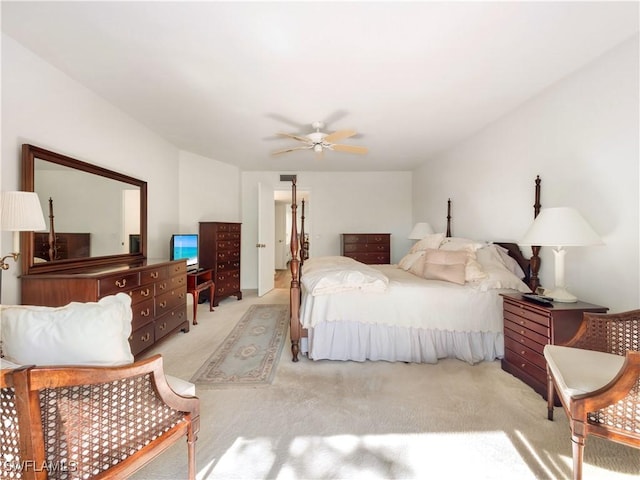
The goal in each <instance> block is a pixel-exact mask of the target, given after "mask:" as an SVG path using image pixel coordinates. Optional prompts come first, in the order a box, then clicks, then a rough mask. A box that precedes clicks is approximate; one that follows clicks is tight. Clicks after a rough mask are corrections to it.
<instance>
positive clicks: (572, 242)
mask: <svg viewBox="0 0 640 480" xmlns="http://www.w3.org/2000/svg"><path fill="white" fill-rule="evenodd" d="M519 243H520V245H529V246H531V245H535V246H543V247H555V248H554V249H553V255H554V260H555V281H556V284H555V287H554V288H553V289H551V290H546V289H545V291H544V294H545V296H548V297H551V298H552V299H553V301H555V302H566V303H573V302H577V301H578V298H577V297H576V296H575V295H573V294H571V293H569V292H568V291H567V288H566V285H565V279H564V257H565V255H566V253H567V251H566V250H565V249H564V247H582V246H588V245H603V244H604V242H603V241H602V239H601V238H600V237H599V236H598V234H597V233H596V232H594V231H593V229H592V228H591V226H590V225H589V224H588V223H587V222H586V220H585V219H584V218H583V217H582V215H580V213H578V211H577V210H576V209H574V208H571V207H556V208H543V209H542V210H541V211H540V213H539V214H538V216H537V217H536V219H535V220H534V221H533V223H532V224H531V226H530V227H529V230H527V233H525V235H524V238H523V239H522V240H521V241H520V242H519Z"/></svg>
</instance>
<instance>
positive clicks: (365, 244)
mask: <svg viewBox="0 0 640 480" xmlns="http://www.w3.org/2000/svg"><path fill="white" fill-rule="evenodd" d="M341 238H342V242H341V249H340V254H341V255H343V256H345V257H351V258H353V259H355V260H358V261H359V262H362V263H367V264H370V265H371V264H377V265H382V264H386V263H391V234H390V233H343V234H342V235H341Z"/></svg>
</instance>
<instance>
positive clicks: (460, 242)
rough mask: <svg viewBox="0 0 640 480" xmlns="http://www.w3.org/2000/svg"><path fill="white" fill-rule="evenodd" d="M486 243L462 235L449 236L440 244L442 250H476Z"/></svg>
mask: <svg viewBox="0 0 640 480" xmlns="http://www.w3.org/2000/svg"><path fill="white" fill-rule="evenodd" d="M485 245H486V243H482V242H478V241H476V240H470V239H468V238H461V237H447V238H445V239H444V240H443V241H442V244H440V249H442V250H468V251H470V252H475V251H476V250H478V249H480V248H482V247H484V246H485Z"/></svg>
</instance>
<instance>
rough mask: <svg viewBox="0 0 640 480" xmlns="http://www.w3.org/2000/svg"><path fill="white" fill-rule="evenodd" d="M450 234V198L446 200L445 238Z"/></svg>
mask: <svg viewBox="0 0 640 480" xmlns="http://www.w3.org/2000/svg"><path fill="white" fill-rule="evenodd" d="M450 236H451V199H449V200H447V238H448V237H450Z"/></svg>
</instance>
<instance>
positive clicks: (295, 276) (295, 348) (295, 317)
mask: <svg viewBox="0 0 640 480" xmlns="http://www.w3.org/2000/svg"><path fill="white" fill-rule="evenodd" d="M297 212H298V205H297V204H296V177H293V179H292V180H291V262H289V268H290V269H291V288H290V290H289V310H290V317H289V335H290V336H291V355H292V360H293V361H294V362H297V361H298V353H299V352H300V336H301V328H300V277H299V269H300V260H299V259H298V247H299V243H298V223H297V216H298V213H297Z"/></svg>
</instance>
